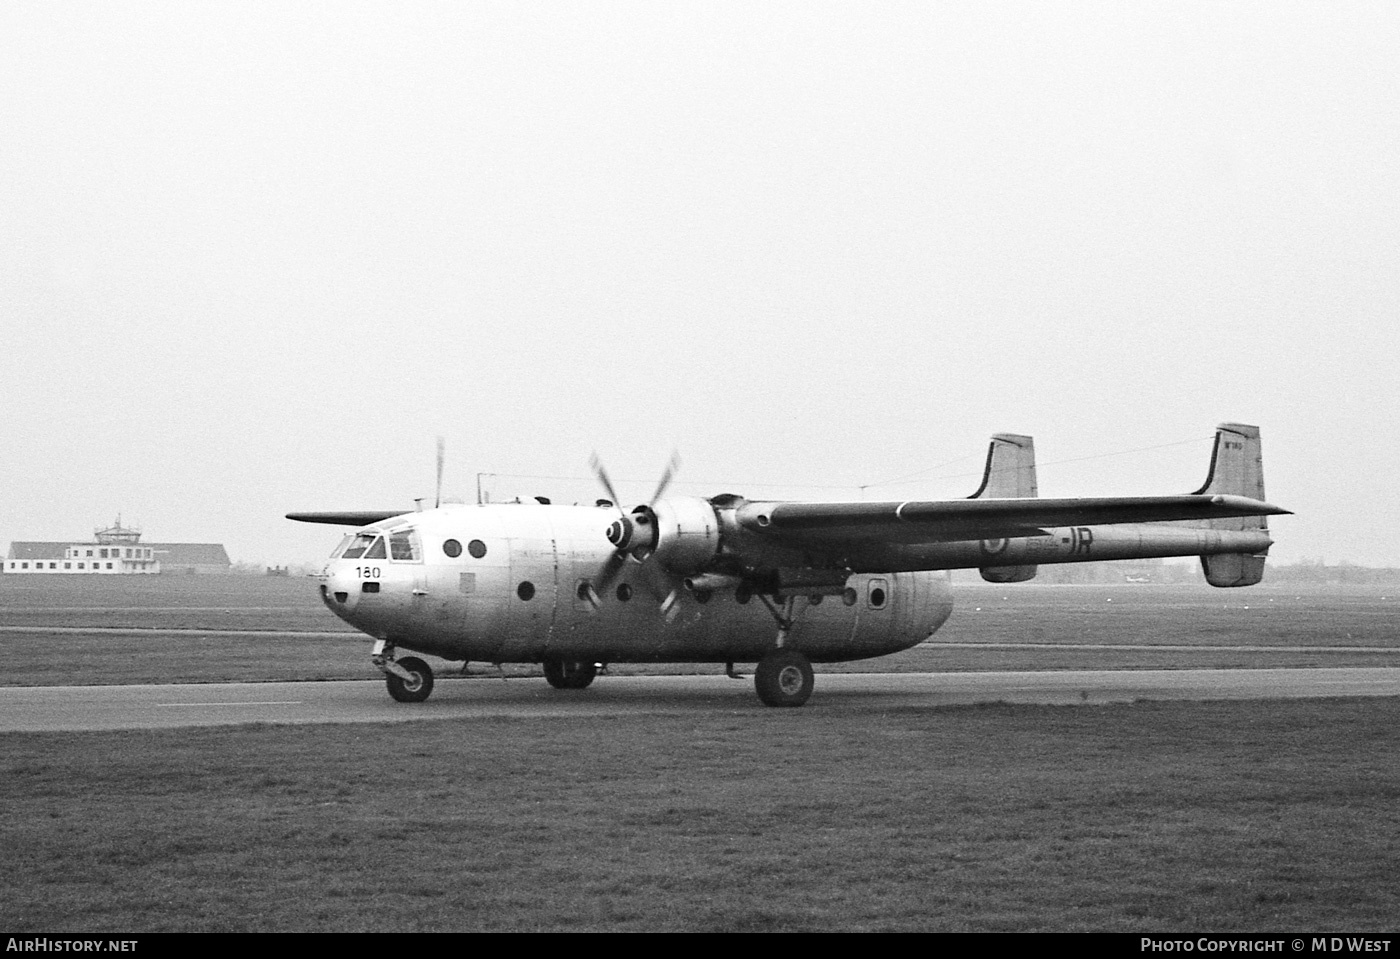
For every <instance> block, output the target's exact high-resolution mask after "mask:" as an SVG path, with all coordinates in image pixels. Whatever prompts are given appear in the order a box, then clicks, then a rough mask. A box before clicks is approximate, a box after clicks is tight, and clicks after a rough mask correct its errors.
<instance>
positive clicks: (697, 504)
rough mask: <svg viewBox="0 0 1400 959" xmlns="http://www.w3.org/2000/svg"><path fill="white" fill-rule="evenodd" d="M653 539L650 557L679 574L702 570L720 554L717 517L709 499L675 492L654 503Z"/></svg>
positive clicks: (684, 574)
mask: <svg viewBox="0 0 1400 959" xmlns="http://www.w3.org/2000/svg"><path fill="white" fill-rule="evenodd" d="M652 512H653V513H654V515H655V517H656V534H655V535H656V539H655V544H656V545H655V548H654V549H653V551H652V557H653V558H654V559H656V560H658V561H660V562H661V564H662V565H664V566H665V567H666V568H667V569H669V570H670V571H671V572H673V573H677V574H679V575H681V576H686V575H689V574H691V573H703V572H705V571H706V570H707V569H709V567H710V565H711V564H712V563H713V562H714V560H715V557H716V556H718V555H719V541H720V533H719V517H718V516H716V515H715V508H714V507H713V506H711V505H710V501H709V500H706V499H701V498H700V497H698V496H675V497H670V498H667V499H663V500H660V501H658V502H656V503H655V504H653V506H652Z"/></svg>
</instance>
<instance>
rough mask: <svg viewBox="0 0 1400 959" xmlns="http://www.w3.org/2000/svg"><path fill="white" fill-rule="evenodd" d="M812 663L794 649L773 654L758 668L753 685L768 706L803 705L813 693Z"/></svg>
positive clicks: (781, 650)
mask: <svg viewBox="0 0 1400 959" xmlns="http://www.w3.org/2000/svg"><path fill="white" fill-rule="evenodd" d="M814 682H815V677H814V676H813V675H812V664H811V663H809V662H808V661H807V657H806V656H803V655H802V654H801V653H797V652H793V651H792V650H787V649H779V650H777V651H775V652H772V653H769V654H768V655H767V656H765V657H764V658H763V660H762V661H761V662H759V664H758V668H757V669H756V670H754V674H753V684H754V688H755V689H756V690H758V698H759V699H761V700H763V705H765V706H801V705H802V704H803V703H805V702H806V701H807V697H809V696H811V695H812V684H813V683H814Z"/></svg>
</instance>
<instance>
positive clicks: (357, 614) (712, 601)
mask: <svg viewBox="0 0 1400 959" xmlns="http://www.w3.org/2000/svg"><path fill="white" fill-rule="evenodd" d="M614 515H615V512H614V511H613V510H611V509H607V508H599V507H586V506H555V505H540V504H535V503H518V504H517V503H509V504H486V505H481V506H448V507H443V508H440V509H436V510H431V511H425V512H421V513H409V514H405V515H404V516H401V517H395V518H393V519H389V520H385V521H383V522H382V523H378V524H375V525H374V526H372V527H369V528H367V529H366V530H364V531H362V532H361V533H360V534H358V535H359V536H360V537H366V535H367V534H368V535H376V536H378V538H379V540H380V542H381V543H384V544H385V545H384V546H383V547H382V548H375V547H374V546H372V545H370V546H367V547H366V548H365V552H369V551H373V552H375V553H376V555H374V556H369V555H365V554H364V553H360V554H359V555H349V554H350V553H355V552H356V550H355V549H354V548H348V549H347V547H346V545H344V544H342V546H341V547H340V548H339V549H337V551H336V552H337V557H336V558H333V559H332V560H331V561H330V562H329V563H328V564H327V566H326V569H325V579H324V582H323V584H322V598H323V599H324V601H325V603H326V605H327V606H328V607H329V608H330V609H331V611H332V612H334V613H335V614H336V615H337V616H339V617H340V618H341V619H343V620H345V621H346V622H348V623H350V624H351V625H353V626H355V627H356V628H358V629H360V630H362V631H364V632H365V633H367V634H369V635H371V636H373V637H375V638H376V639H381V640H385V641H387V642H389V643H391V644H393V645H394V646H396V647H399V648H403V649H410V650H416V651H419V652H424V653H429V654H432V655H435V656H440V657H443V658H445V659H449V660H469V661H477V662H488V663H506V662H541V661H544V660H546V659H558V660H580V661H582V660H587V661H593V662H603V663H609V662H611V663H623V662H714V663H725V662H755V661H757V660H760V659H762V658H763V657H764V656H766V655H767V654H768V653H770V652H772V651H773V649H774V648H775V647H776V646H777V645H778V642H779V634H780V630H779V618H778V617H780V616H781V617H784V618H786V619H787V621H788V623H789V627H788V629H786V631H785V632H784V633H783V635H782V644H783V645H784V646H785V647H787V648H791V649H794V650H798V651H800V652H801V653H802V654H803V655H805V656H806V657H807V658H808V659H810V660H811V661H813V662H835V661H841V660H852V659H865V658H868V657H873V656H883V655H886V654H888V653H892V652H897V651H899V650H901V649H908V648H909V647H911V646H914V645H916V644H917V643H920V642H922V641H923V640H924V639H926V638H927V637H928V636H929V635H930V634H931V633H933V632H934V631H935V630H937V629H938V628H939V627H940V626H941V625H943V623H944V622H945V621H946V620H947V619H948V616H949V615H950V613H951V612H952V594H951V590H950V589H949V584H948V577H947V574H946V573H944V572H929V571H921V572H896V573H879V574H869V575H866V574H855V575H852V576H850V577H849V579H847V580H846V582H845V584H844V587H843V588H841V589H840V590H839V591H836V592H834V593H833V591H832V590H830V589H828V590H827V591H826V593H825V594H823V592H821V591H815V590H814V591H803V590H800V589H796V590H790V591H788V592H787V593H786V594H785V595H784V596H783V597H782V602H780V603H779V604H775V606H773V607H770V606H768V605H767V602H766V601H765V600H766V598H765V597H763V596H759V595H754V594H752V593H749V592H747V591H745V590H742V589H738V590H736V589H734V588H727V589H725V588H721V589H707V588H704V587H701V588H698V589H686V588H683V587H681V586H680V583H679V580H674V579H673V580H672V581H667V580H666V579H664V578H660V577H657V575H656V574H655V573H648V571H647V570H645V569H643V568H642V567H643V565H644V564H641V563H636V562H633V561H630V560H629V561H627V562H626V563H625V564H624V567H623V570H622V572H621V574H620V575H619V576H617V577H616V578H615V580H614V581H612V582H610V583H609V584H608V586H607V593H606V595H599V594H598V593H597V592H596V590H595V589H594V588H593V584H595V583H597V582H598V580H599V579H600V576H599V574H600V571H601V570H602V569H603V568H604V566H605V564H606V563H607V562H608V561H609V559H610V558H611V557H613V556H614V554H615V549H614V547H613V544H612V543H610V542H609V541H608V539H607V538H606V536H605V535H604V531H605V530H606V528H607V526H608V524H609V522H610V521H611V519H612V518H613V516H614ZM396 531H398V535H397V539H396V538H395V537H396ZM351 539H353V538H347V540H351ZM361 542H368V540H367V539H361ZM673 588H674V590H675V592H674V596H673V597H671V600H672V602H671V605H670V606H667V607H665V608H663V603H664V602H665V600H666V599H667V598H668V596H669V594H670V593H671V590H672V589H673ZM775 610H776V613H777V615H775Z"/></svg>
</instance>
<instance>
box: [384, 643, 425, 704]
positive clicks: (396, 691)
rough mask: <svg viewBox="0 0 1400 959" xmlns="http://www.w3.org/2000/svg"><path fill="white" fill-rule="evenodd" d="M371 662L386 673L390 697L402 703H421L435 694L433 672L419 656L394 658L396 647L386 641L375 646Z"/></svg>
mask: <svg viewBox="0 0 1400 959" xmlns="http://www.w3.org/2000/svg"><path fill="white" fill-rule="evenodd" d="M370 660H371V662H373V663H374V665H376V666H378V667H379V668H380V669H381V670H383V671H384V683H385V685H386V686H388V687H389V695H390V696H392V697H393V698H394V699H395V700H396V701H398V702H401V703H421V702H422V701H423V700H425V699H427V698H428V697H429V696H430V695H432V692H433V670H432V667H430V666H429V665H428V664H427V663H425V662H423V660H421V659H419V658H418V657H417V656H405V657H404V658H403V659H395V658H394V647H393V646H392V645H390V644H389V643H386V642H385V641H384V640H380V641H379V642H377V643H375V644H374V651H373V653H372V654H371V655H370Z"/></svg>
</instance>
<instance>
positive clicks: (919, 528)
mask: <svg viewBox="0 0 1400 959" xmlns="http://www.w3.org/2000/svg"><path fill="white" fill-rule="evenodd" d="M1288 513H1289V511H1288V510H1286V509H1282V508H1280V507H1278V506H1274V505H1273V504H1271V503H1265V502H1263V501H1262V500H1256V499H1250V498H1249V497H1246V496H1227V495H1221V494H1215V495H1181V496H1106V497H1090V498H1074V499H1030V498H1026V499H991V500H982V499H966V500H938V501H929V502H919V501H909V502H903V503H899V502H887V503H747V504H745V505H744V506H742V507H740V509H739V510H738V515H737V517H736V518H737V519H738V522H739V525H741V526H743V527H744V528H746V529H749V530H751V531H753V532H756V533H759V534H762V535H764V536H765V537H770V538H772V539H774V540H777V541H779V542H782V543H784V544H786V545H790V546H799V547H800V546H803V545H806V544H811V545H814V546H816V545H828V544H832V543H839V542H869V541H883V542H891V543H938V542H956V541H959V540H977V539H1001V538H1003V537H1015V536H1041V535H1044V534H1045V531H1046V530H1047V529H1052V528H1055V527H1061V526H1107V525H1113V524H1118V523H1159V522H1167V521H1173V520H1209V519H1225V518H1228V517H1232V516H1272V515H1286V514H1288Z"/></svg>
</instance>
